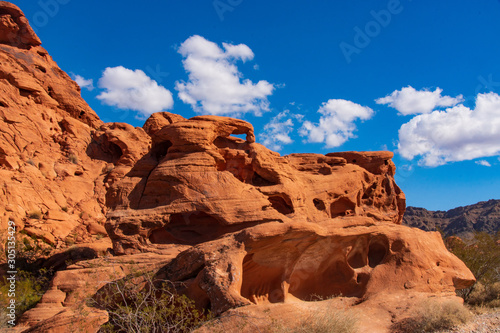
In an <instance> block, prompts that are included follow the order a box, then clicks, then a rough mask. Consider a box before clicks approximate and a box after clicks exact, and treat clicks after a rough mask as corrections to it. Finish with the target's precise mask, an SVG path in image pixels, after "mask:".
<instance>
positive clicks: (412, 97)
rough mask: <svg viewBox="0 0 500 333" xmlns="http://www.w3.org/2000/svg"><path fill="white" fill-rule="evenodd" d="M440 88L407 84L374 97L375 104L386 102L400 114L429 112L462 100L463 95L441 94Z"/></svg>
mask: <svg viewBox="0 0 500 333" xmlns="http://www.w3.org/2000/svg"><path fill="white" fill-rule="evenodd" d="M441 92H443V90H442V89H440V88H436V90H434V91H430V90H428V89H423V90H415V89H414V88H413V87H411V86H408V87H405V88H402V89H401V90H395V91H393V92H392V93H391V94H390V95H387V96H386V97H383V98H379V99H376V100H375V102H376V103H377V104H388V105H389V106H390V107H392V108H394V109H396V110H398V111H399V113H400V114H402V115H409V114H422V113H430V112H432V111H433V110H434V109H436V108H437V107H449V106H454V105H457V104H458V103H461V102H463V101H464V97H463V96H462V95H459V96H457V97H450V96H441Z"/></svg>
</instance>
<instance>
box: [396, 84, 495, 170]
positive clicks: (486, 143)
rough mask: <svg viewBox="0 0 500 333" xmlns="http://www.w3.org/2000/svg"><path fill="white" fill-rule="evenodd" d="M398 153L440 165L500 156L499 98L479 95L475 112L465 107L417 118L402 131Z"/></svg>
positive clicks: (402, 127) (426, 162) (456, 107)
mask: <svg viewBox="0 0 500 333" xmlns="http://www.w3.org/2000/svg"><path fill="white" fill-rule="evenodd" d="M398 152H399V153H400V154H401V155H402V156H403V157H404V158H406V159H409V160H411V159H413V158H415V157H417V156H419V157H420V159H419V164H420V165H425V166H430V167H434V166H439V165H443V164H446V163H448V162H456V161H464V160H472V159H476V158H482V157H487V156H496V155H499V154H500V96H498V95H497V94H495V93H487V94H479V95H477V98H476V107H475V109H474V110H471V109H469V108H468V107H465V106H463V105H458V106H455V107H452V108H448V109H446V110H444V111H434V112H432V113H427V114H422V115H418V116H415V117H414V118H413V119H411V120H410V121H409V122H407V123H406V124H403V126H401V128H400V130H399V144H398Z"/></svg>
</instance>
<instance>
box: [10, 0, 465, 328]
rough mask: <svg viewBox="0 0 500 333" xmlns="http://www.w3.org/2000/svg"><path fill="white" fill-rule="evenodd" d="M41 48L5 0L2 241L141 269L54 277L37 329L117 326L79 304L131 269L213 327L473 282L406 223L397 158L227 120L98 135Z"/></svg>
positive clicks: (436, 239)
mask: <svg viewBox="0 0 500 333" xmlns="http://www.w3.org/2000/svg"><path fill="white" fill-rule="evenodd" d="M40 44H41V43H40V40H39V39H38V37H37V36H36V34H35V33H34V32H33V30H32V29H31V28H30V27H29V25H28V23H27V20H26V18H25V17H24V15H23V13H22V12H21V11H20V10H19V8H17V7H16V6H15V5H12V4H9V3H6V2H4V1H0V186H1V189H2V191H0V231H4V230H6V229H7V225H8V221H15V222H16V225H17V227H18V231H20V230H24V233H25V234H27V235H30V236H32V237H33V238H36V239H39V240H40V242H41V243H44V244H48V246H49V247H50V248H51V250H52V251H53V253H54V252H56V253H57V254H56V255H54V256H53V257H52V258H51V259H49V260H48V261H47V262H46V264H47V265H49V264H50V263H54V265H52V266H53V267H59V268H57V269H61V268H60V267H65V265H63V264H62V263H61V261H64V259H66V258H67V256H68V255H69V254H68V252H62V250H64V249H65V248H66V247H68V246H70V245H72V244H77V245H79V246H80V248H79V249H80V250H81V251H80V250H79V251H80V252H82V253H87V252H88V251H90V253H91V254H92V255H91V256H83V257H85V258H89V257H91V258H94V257H98V256H101V255H102V253H104V252H106V250H107V248H108V245H109V244H110V240H111V241H112V246H113V249H114V254H115V255H117V256H123V257H122V258H123V259H126V260H127V262H129V263H131V264H130V265H128V266H124V264H123V263H120V260H121V259H120V257H117V258H115V259H116V260H115V259H111V260H100V259H96V260H98V261H95V262H94V261H80V262H79V263H78V264H77V265H76V264H75V265H71V266H69V267H67V269H65V270H61V271H58V272H57V274H56V275H55V277H54V279H53V280H52V283H51V287H50V290H49V291H48V292H47V293H46V294H45V295H44V297H43V299H42V301H41V302H40V303H39V304H38V305H37V307H35V308H33V309H32V310H30V311H28V312H27V313H26V314H25V315H24V316H23V318H21V322H22V323H23V324H25V325H26V326H27V327H31V330H30V332H49V331H50V332H67V331H69V330H70V329H69V327H70V326H71V325H73V324H74V323H79V324H78V325H80V324H81V325H82V328H83V329H84V330H86V331H88V332H96V331H97V330H98V329H99V326H100V325H101V324H102V323H103V322H105V321H106V320H107V314H106V313H104V312H103V311H101V310H95V309H85V310H86V311H87V310H88V313H89V314H90V315H89V316H90V317H89V318H90V319H89V320H88V321H85V319H82V318H81V316H80V315H81V313H80V314H79V313H78V304H83V301H84V300H85V298H86V297H92V295H94V294H95V293H96V291H97V290H98V289H99V288H101V287H103V286H104V285H105V284H106V283H108V282H109V281H111V280H112V279H113V278H112V277H110V276H114V279H119V278H121V277H123V276H125V275H126V274H128V272H132V271H134V269H135V268H136V267H133V264H132V263H134V262H138V263H139V267H140V269H141V270H143V271H153V272H156V273H157V277H159V278H164V279H169V280H172V281H175V282H182V286H183V287H182V288H180V290H181V291H183V292H185V293H186V294H187V295H189V296H190V297H192V298H193V299H194V300H195V301H196V304H197V305H198V306H199V307H200V308H210V309H212V310H213V311H214V312H215V313H218V314H219V313H223V312H224V311H226V310H230V309H233V308H236V307H242V306H246V305H251V307H248V308H250V309H255V307H259V306H263V304H266V306H270V305H272V304H278V303H280V304H281V303H283V304H288V303H294V304H306V303H305V302H308V301H310V300H312V299H313V298H314V297H320V298H329V297H331V296H337V295H343V296H346V297H350V298H355V299H356V301H354V302H350V303H349V304H351V303H352V304H354V303H356V302H363V304H365V307H369V306H371V307H373V308H375V307H378V305H379V304H382V303H383V302H382V301H381V299H382V300H383V297H384V295H388V294H391V295H397V294H400V295H403V294H407V293H409V292H412V293H427V294H429V293H431V294H433V295H434V294H447V295H449V294H450V293H453V291H454V290H455V289H460V288H464V287H467V286H469V285H470V284H471V283H473V281H474V277H473V276H472V274H471V272H470V271H469V270H468V269H467V268H466V267H465V265H464V264H463V263H462V262H461V261H459V260H458V259H457V258H456V257H455V256H453V255H452V254H450V253H449V252H448V251H447V250H446V248H445V246H444V244H443V241H442V240H441V238H440V236H439V235H438V234H437V233H428V232H423V231H420V230H417V229H412V228H409V227H406V226H402V225H400V224H401V220H402V217H403V214H404V211H405V196H404V194H403V192H402V191H401V190H400V188H399V187H398V186H397V185H396V183H395V181H394V175H395V171H396V168H395V166H394V164H393V162H392V161H391V158H392V157H393V155H392V153H390V152H344V153H330V154H327V155H320V154H292V155H288V156H280V155H279V154H278V153H276V152H273V151H270V150H269V149H267V148H266V147H264V146H262V145H260V144H258V143H256V142H255V135H254V130H253V127H252V125H251V124H249V123H247V122H245V121H242V120H237V119H231V118H226V117H216V116H198V117H194V118H191V119H185V118H183V117H182V116H180V115H175V114H172V113H168V112H161V113H156V114H153V115H152V116H151V117H150V118H149V119H148V120H147V121H146V123H145V124H144V126H143V128H134V127H133V126H131V125H128V124H124V123H108V124H103V123H102V122H101V120H100V119H99V118H98V117H97V115H96V114H95V112H94V111H92V110H91V109H90V107H89V106H88V105H87V104H86V103H85V101H84V100H83V99H82V98H81V96H80V90H79V87H78V86H77V84H76V83H75V82H73V81H72V80H71V79H70V78H69V76H68V75H67V74H66V73H64V72H63V71H61V70H60V69H59V68H58V66H57V64H56V63H55V62H54V61H53V60H52V59H51V58H50V56H49V55H48V54H47V52H46V51H45V50H44V49H43V48H42V47H41V46H40ZM2 234H5V232H3V233H2ZM105 234H107V235H108V236H109V237H110V238H106V236H105ZM102 237H104V239H101V238H102ZM0 244H2V245H3V244H4V242H3V241H2V242H1V243H0ZM2 250H3V249H2ZM77 252H78V251H77ZM80 252H78V253H80ZM124 255H126V256H124ZM78 260H81V258H80V259H78ZM78 260H77V261H78ZM113 260H114V261H113ZM96 263H98V264H99V265H101V266H99V267H98V268H95V266H94V265H95V264H96ZM49 266H50V265H49ZM115 270H117V271H119V274H114V271H115ZM96 273H99V274H104V275H106V276H105V277H104V279H103V278H102V276H101V277H96V276H95V274H96ZM89 286H90V287H89ZM391 297H392V296H391ZM370 302H371V303H370ZM367 304H375V305H367ZM401 306H402V305H401ZM251 311H254V310H251ZM383 311H385V312H384V313H386V314H387V318H388V319H387V320H386V319H384V320H386V321H390V320H391V317H390V315H388V314H389V312H390V311H386V310H383ZM390 313H392V312H390ZM79 316H80V317H79ZM384 318H385V317H384Z"/></svg>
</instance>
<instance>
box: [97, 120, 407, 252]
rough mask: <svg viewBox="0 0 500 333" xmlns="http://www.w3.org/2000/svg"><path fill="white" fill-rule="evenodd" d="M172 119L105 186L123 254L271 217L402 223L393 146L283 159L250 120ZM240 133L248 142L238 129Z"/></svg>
mask: <svg viewBox="0 0 500 333" xmlns="http://www.w3.org/2000/svg"><path fill="white" fill-rule="evenodd" d="M170 122H171V123H169V124H166V125H164V126H163V127H162V128H161V129H158V130H155V131H154V133H153V134H152V146H151V149H150V151H149V152H148V153H147V154H145V155H144V156H143V157H142V158H141V159H140V160H139V161H138V162H137V163H136V164H135V165H134V166H133V168H132V169H131V170H130V172H128V174H127V175H126V176H125V177H124V178H122V179H121V180H119V181H117V182H115V183H113V185H112V186H111V187H110V189H109V190H108V193H107V206H108V207H109V209H110V211H109V212H108V221H107V222H106V230H107V231H108V233H109V235H110V236H111V239H112V240H113V244H114V250H115V253H117V254H125V253H127V254H131V253H138V252H158V253H161V251H162V249H163V248H167V249H168V248H169V247H170V246H171V245H172V244H174V245H179V244H180V245H196V244H199V243H203V242H207V241H210V240H213V239H216V238H218V237H221V236H224V235H226V234H228V233H232V232H236V231H239V230H242V229H245V228H248V227H251V226H255V225H258V224H262V223H269V222H280V223H288V222H292V221H300V222H304V223H318V222H320V221H323V220H330V221H332V223H340V221H342V219H343V218H346V217H351V216H357V217H363V216H364V217H369V218H371V219H372V220H373V221H374V222H375V223H382V222H388V223H396V224H399V223H401V218H402V216H403V214H404V209H405V197H404V194H403V193H402V192H401V190H400V189H399V187H398V186H397V185H396V184H395V182H394V178H393V176H394V172H395V167H394V164H393V163H392V161H391V158H392V153H389V152H369V153H355V152H352V153H339V154H328V155H327V156H324V155H319V154H292V155H289V156H285V157H282V156H280V155H279V154H277V153H275V152H272V151H270V150H268V149H267V148H265V147H264V146H262V145H260V144H258V143H255V142H254V141H255V136H254V133H253V127H252V126H251V125H250V124H249V123H246V122H244V121H241V120H236V119H230V118H224V117H216V116H210V117H209V116H204V117H194V118H191V119H189V120H186V119H180V118H176V119H170ZM149 123H150V122H149V121H148V122H147V123H146V125H145V127H146V128H150V127H149ZM239 134H244V135H246V140H243V139H240V138H237V137H233V136H231V135H239ZM334 221H338V222H334Z"/></svg>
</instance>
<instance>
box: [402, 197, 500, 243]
mask: <svg viewBox="0 0 500 333" xmlns="http://www.w3.org/2000/svg"><path fill="white" fill-rule="evenodd" d="M403 224H404V225H408V226H410V227H415V228H419V229H422V230H425V231H435V230H437V229H438V228H439V229H441V230H442V231H444V233H445V234H446V235H447V236H451V235H457V236H464V235H467V234H470V233H472V232H474V231H485V232H487V233H489V234H495V233H497V232H498V231H499V230H500V200H488V201H481V202H478V203H476V204H473V205H469V206H463V207H457V208H453V209H450V210H448V211H429V210H427V209H425V208H418V207H407V208H406V212H405V214H404V217H403Z"/></svg>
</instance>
